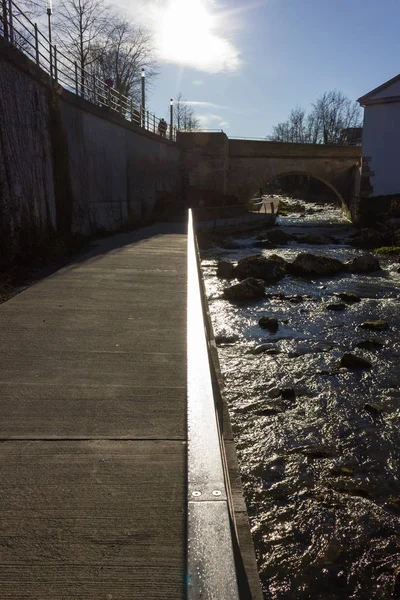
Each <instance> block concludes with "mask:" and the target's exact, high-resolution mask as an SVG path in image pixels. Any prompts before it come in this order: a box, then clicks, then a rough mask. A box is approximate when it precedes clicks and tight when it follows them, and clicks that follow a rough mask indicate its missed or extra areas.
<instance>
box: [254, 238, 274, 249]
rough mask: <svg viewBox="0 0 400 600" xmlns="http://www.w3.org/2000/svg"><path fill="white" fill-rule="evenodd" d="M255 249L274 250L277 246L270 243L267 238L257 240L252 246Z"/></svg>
mask: <svg viewBox="0 0 400 600" xmlns="http://www.w3.org/2000/svg"><path fill="white" fill-rule="evenodd" d="M252 246H253V248H264V249H265V250H274V249H275V248H276V247H277V246H276V244H274V243H273V242H270V240H268V239H267V238H265V239H262V240H257V241H256V242H253V244H252Z"/></svg>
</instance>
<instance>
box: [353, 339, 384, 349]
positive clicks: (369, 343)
mask: <svg viewBox="0 0 400 600" xmlns="http://www.w3.org/2000/svg"><path fill="white" fill-rule="evenodd" d="M356 348H362V349H363V350H378V349H379V348H383V344H382V342H378V341H377V340H374V338H370V339H369V340H361V342H358V344H356Z"/></svg>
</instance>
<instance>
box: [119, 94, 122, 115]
mask: <svg viewBox="0 0 400 600" xmlns="http://www.w3.org/2000/svg"><path fill="white" fill-rule="evenodd" d="M119 114H120V115H121V116H122V92H121V90H119Z"/></svg>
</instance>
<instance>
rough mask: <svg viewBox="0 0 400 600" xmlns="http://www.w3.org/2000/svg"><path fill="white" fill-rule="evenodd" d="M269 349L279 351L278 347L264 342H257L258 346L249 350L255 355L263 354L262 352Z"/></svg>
mask: <svg viewBox="0 0 400 600" xmlns="http://www.w3.org/2000/svg"><path fill="white" fill-rule="evenodd" d="M270 350H278V352H279V348H278V347H277V346H276V345H275V344H271V343H266V344H259V345H258V346H256V347H255V348H253V349H252V350H251V354H255V355H257V354H264V352H269V351H270Z"/></svg>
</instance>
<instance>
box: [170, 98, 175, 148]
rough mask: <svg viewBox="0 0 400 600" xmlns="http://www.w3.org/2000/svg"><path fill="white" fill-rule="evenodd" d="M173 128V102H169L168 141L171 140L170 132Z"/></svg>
mask: <svg viewBox="0 0 400 600" xmlns="http://www.w3.org/2000/svg"><path fill="white" fill-rule="evenodd" d="M173 127H174V101H173V99H172V98H171V100H170V101H169V139H170V140H172V131H173Z"/></svg>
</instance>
